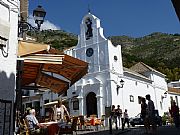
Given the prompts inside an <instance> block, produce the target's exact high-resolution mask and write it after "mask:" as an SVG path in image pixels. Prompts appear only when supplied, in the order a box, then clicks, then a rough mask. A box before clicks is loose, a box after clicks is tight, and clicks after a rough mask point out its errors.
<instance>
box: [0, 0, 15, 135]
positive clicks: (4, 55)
mask: <svg viewBox="0 0 180 135" xmlns="http://www.w3.org/2000/svg"><path fill="white" fill-rule="evenodd" d="M0 25H1V26H2V27H1V28H2V29H1V30H0V31H1V32H2V31H3V25H6V26H9V38H8V42H7V44H6V47H3V49H0V99H3V100H10V101H12V102H13V103H14V100H15V85H16V78H15V77H16V52H17V45H18V39H17V31H18V0H14V1H11V0H1V1H0ZM6 32H7V33H8V30H5V31H3V33H4V34H5V33H6ZM0 36H2V35H0ZM11 134H13V108H12V113H11Z"/></svg>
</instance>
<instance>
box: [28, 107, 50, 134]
mask: <svg viewBox="0 0 180 135" xmlns="http://www.w3.org/2000/svg"><path fill="white" fill-rule="evenodd" d="M35 114H36V111H35V109H31V110H30V111H29V114H28V115H27V116H26V117H25V119H26V120H27V122H28V128H29V130H30V134H32V135H33V134H34V135H37V134H38V135H42V134H43V135H45V134H46V133H47V132H46V131H45V130H46V127H45V126H44V125H42V124H40V123H39V122H38V120H37V118H36V116H35Z"/></svg>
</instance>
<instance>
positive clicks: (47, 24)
mask: <svg viewBox="0 0 180 135" xmlns="http://www.w3.org/2000/svg"><path fill="white" fill-rule="evenodd" d="M28 22H29V23H30V24H31V25H32V26H33V27H37V24H36V23H35V21H34V18H33V16H32V15H30V16H29V19H28ZM48 29H51V30H60V27H59V26H56V25H55V24H53V23H51V22H50V21H48V20H45V21H44V23H43V24H42V25H41V30H48Z"/></svg>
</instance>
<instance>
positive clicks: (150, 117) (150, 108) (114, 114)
mask: <svg viewBox="0 0 180 135" xmlns="http://www.w3.org/2000/svg"><path fill="white" fill-rule="evenodd" d="M169 112H170V115H171V117H172V118H173V121H174V124H175V126H176V127H177V128H178V127H179V125H180V122H179V119H180V118H179V107H178V106H177V105H176V102H175V101H171V108H170V110H169ZM141 118H142V119H143V124H144V127H145V133H147V134H156V133H157V123H156V111H155V106H154V102H153V101H152V100H151V96H150V95H149V94H148V95H146V96H145V97H144V98H141ZM111 119H112V123H114V124H115V126H116V129H118V128H119V129H120V128H122V130H124V127H125V124H127V127H129V116H128V112H127V109H125V111H124V112H122V109H121V108H120V105H118V106H117V109H116V107H115V105H112V108H111ZM121 126H122V127H121Z"/></svg>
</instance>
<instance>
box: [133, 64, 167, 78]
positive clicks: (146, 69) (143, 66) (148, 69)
mask: <svg viewBox="0 0 180 135" xmlns="http://www.w3.org/2000/svg"><path fill="white" fill-rule="evenodd" d="M130 69H131V70H133V71H135V72H138V73H140V74H143V73H145V72H156V73H158V74H160V75H163V76H165V75H164V74H163V73H161V72H159V71H157V70H155V69H153V68H152V67H150V66H148V65H146V64H144V63H143V62H138V63H137V64H135V65H134V66H132V67H130Z"/></svg>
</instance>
